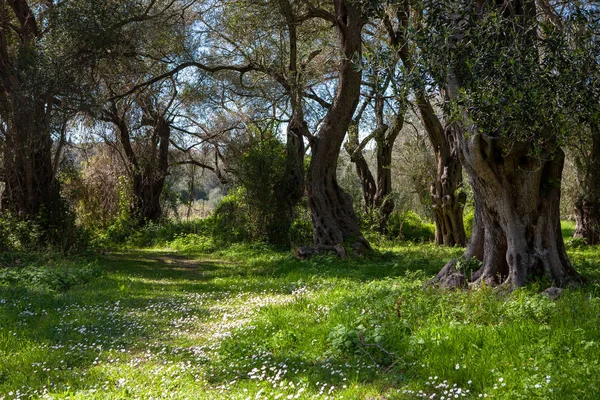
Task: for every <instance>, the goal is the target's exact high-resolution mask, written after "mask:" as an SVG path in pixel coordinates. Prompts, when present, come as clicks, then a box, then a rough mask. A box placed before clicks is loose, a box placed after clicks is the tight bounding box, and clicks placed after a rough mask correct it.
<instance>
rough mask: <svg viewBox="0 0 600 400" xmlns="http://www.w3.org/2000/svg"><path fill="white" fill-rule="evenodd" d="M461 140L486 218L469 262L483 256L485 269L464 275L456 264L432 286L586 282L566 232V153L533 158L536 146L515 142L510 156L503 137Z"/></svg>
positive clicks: (474, 136) (479, 227)
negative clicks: (569, 249) (563, 188)
mask: <svg viewBox="0 0 600 400" xmlns="http://www.w3.org/2000/svg"><path fill="white" fill-rule="evenodd" d="M458 136H459V138H458V140H459V142H460V146H461V153H462V155H463V163H464V166H465V168H466V170H467V172H468V173H469V175H470V177H471V179H472V184H473V191H474V194H475V197H476V199H477V200H476V201H477V209H478V210H479V215H478V216H479V217H480V219H481V221H480V223H479V221H476V227H477V231H476V232H474V237H473V239H472V240H471V243H470V245H469V247H468V248H467V252H466V254H465V257H464V258H465V259H468V258H470V257H472V256H475V257H477V258H481V260H482V267H481V268H480V269H479V270H478V271H476V272H474V273H473V275H472V276H470V277H464V275H463V271H460V270H459V267H460V265H459V263H457V260H452V261H450V262H449V263H448V264H447V265H446V267H444V269H442V271H440V273H439V274H438V275H437V276H436V277H435V278H434V280H433V281H432V282H434V283H435V282H438V283H440V284H441V285H442V286H448V287H451V286H460V285H463V284H466V281H467V279H468V280H471V281H472V282H475V283H485V284H489V285H499V284H502V285H505V286H507V287H519V286H523V285H525V283H526V282H527V281H528V280H529V279H531V278H535V277H546V278H547V279H549V280H550V281H551V282H552V285H553V286H560V287H564V286H567V285H570V284H578V283H581V282H582V278H581V276H580V275H579V274H578V273H577V272H576V271H575V270H574V269H573V267H572V266H571V264H570V263H569V260H568V258H567V254H566V252H565V248H564V243H563V239H562V234H561V229H560V209H559V202H560V180H561V175H562V169H563V162H564V154H563V153H562V152H561V151H560V150H558V151H557V152H556V154H555V155H554V156H553V157H551V154H550V152H547V154H544V155H542V157H539V158H532V157H530V154H531V153H530V151H531V144H530V143H514V144H513V145H512V147H511V150H510V152H508V154H506V153H505V150H506V148H505V146H504V145H503V144H502V141H501V139H498V138H494V137H490V136H486V135H482V134H480V133H474V134H472V135H471V136H470V137H469V138H467V137H465V136H463V135H458ZM544 156H546V157H545V158H544ZM544 160H545V161H544ZM481 247H482V248H483V249H482V250H483V254H481ZM460 275H462V278H461V277H460ZM465 278H466V279H465Z"/></svg>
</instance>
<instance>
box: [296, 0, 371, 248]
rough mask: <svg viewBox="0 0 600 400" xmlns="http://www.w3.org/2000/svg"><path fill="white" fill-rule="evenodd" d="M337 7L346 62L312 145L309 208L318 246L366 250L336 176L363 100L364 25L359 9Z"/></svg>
mask: <svg viewBox="0 0 600 400" xmlns="http://www.w3.org/2000/svg"><path fill="white" fill-rule="evenodd" d="M334 3H335V16H336V21H337V28H338V33H339V41H340V50H341V52H342V60H341V61H340V65H339V81H338V86H337V91H336V95H335V98H334V101H333V104H332V106H331V107H330V109H329V110H328V112H327V114H326V116H325V118H324V120H323V123H322V124H321V128H320V129H319V132H318V133H317V135H316V136H315V137H314V139H313V140H312V143H311V148H312V158H311V162H310V166H309V169H308V177H307V194H308V205H309V207H310V210H311V214H312V224H313V236H314V244H315V246H317V247H318V246H336V245H338V246H339V245H341V244H343V243H344V242H346V241H354V242H356V243H362V245H364V246H367V247H368V242H367V241H366V240H365V239H364V238H362V236H361V234H360V231H359V227H358V220H357V218H356V214H355V212H354V209H353V208H352V198H351V197H350V196H349V195H348V194H346V193H344V192H343V191H342V189H341V188H340V187H339V185H338V182H337V176H336V173H337V162H338V157H339V153H340V148H341V146H342V142H343V140H344V137H345V136H346V132H347V130H348V127H349V125H350V123H351V121H352V115H353V114H354V111H355V110H356V106H357V105H358V100H359V97H360V87H361V75H362V74H361V70H360V65H359V64H360V60H361V50H362V38H361V32H362V27H363V24H364V21H363V20H362V16H361V12H360V5H358V4H356V5H355V4H353V3H352V2H349V1H344V0H335V1H334Z"/></svg>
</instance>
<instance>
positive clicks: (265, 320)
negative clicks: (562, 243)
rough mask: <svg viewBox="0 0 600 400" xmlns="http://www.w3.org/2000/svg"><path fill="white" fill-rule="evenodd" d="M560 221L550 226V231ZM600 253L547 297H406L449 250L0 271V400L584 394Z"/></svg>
mask: <svg viewBox="0 0 600 400" xmlns="http://www.w3.org/2000/svg"><path fill="white" fill-rule="evenodd" d="M568 228H569V227H568V226H566V227H565V229H568ZM599 250H600V249H598V248H595V247H578V246H577V243H571V244H570V245H569V254H570V256H571V259H572V261H573V263H574V265H575V266H576V268H578V270H579V271H581V272H582V273H583V274H584V275H585V276H586V277H587V278H588V284H587V285H586V286H585V287H584V288H580V289H569V290H567V291H566V292H565V294H564V295H563V296H562V297H561V298H560V299H559V300H557V301H551V300H549V299H547V298H546V297H544V296H542V295H540V294H539V292H540V291H541V290H543V289H544V288H545V284H544V283H543V282H540V283H533V284H531V285H530V286H528V287H527V288H526V289H521V290H517V291H514V292H512V293H510V294H507V293H502V292H499V291H496V290H492V289H489V288H480V289H477V290H471V291H464V292H442V291H438V290H435V289H423V288H422V286H423V283H424V282H425V281H426V280H427V279H428V278H430V277H431V276H433V274H435V273H436V272H437V271H438V270H439V269H440V268H441V267H442V266H443V264H444V262H445V261H447V260H448V259H450V258H451V257H453V256H456V255H458V254H460V249H442V248H437V247H435V246H433V245H429V244H424V245H415V244H406V245H402V246H399V247H393V248H384V249H379V251H378V252H377V254H375V255H373V256H370V257H369V258H368V259H363V260H337V259H335V258H332V257H326V256H321V257H315V258H313V259H312V260H309V261H304V262H299V261H297V260H295V259H294V257H293V256H292V254H288V253H278V252H274V251H272V250H270V249H268V248H265V247H261V246H241V245H240V246H232V247H231V248H229V249H227V250H226V251H225V250H215V249H214V248H213V246H211V244H210V241H207V240H205V239H202V238H198V237H188V238H180V239H179V240H176V241H175V242H174V243H173V244H172V245H171V246H170V247H167V248H160V249H146V250H142V249H137V250H135V249H134V250H127V251H121V252H111V253H107V254H105V255H104V256H102V257H100V258H98V259H96V260H76V261H73V262H66V261H57V260H52V259H50V260H46V261H45V262H42V263H38V264H39V265H37V264H36V265H37V266H36V265H34V266H33V267H31V268H28V269H17V268H11V269H7V270H2V271H0V399H4V398H6V399H13V398H68V399H94V398H98V399H122V398H139V399H151V398H177V399H196V398H199V399H259V398H260V399H298V398H300V399H305V398H323V399H324V398H329V399H342V398H346V399H412V398H435V399H450V398H479V397H483V398H485V397H487V398H495V399H535V398H539V399H597V398H600V375H599V371H600V329H599V328H598V327H599V326H600V290H599V289H600V286H599V280H598V278H599V274H600V251H599Z"/></svg>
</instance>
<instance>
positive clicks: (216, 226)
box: [211, 189, 250, 243]
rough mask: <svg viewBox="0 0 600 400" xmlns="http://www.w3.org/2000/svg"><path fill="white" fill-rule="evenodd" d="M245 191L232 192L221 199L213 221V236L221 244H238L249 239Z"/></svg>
mask: <svg viewBox="0 0 600 400" xmlns="http://www.w3.org/2000/svg"><path fill="white" fill-rule="evenodd" d="M242 192H243V189H238V190H234V191H231V192H230V193H229V194H227V196H225V197H223V198H222V199H221V202H220V203H219V204H218V205H217V208H215V212H214V213H213V216H212V217H211V219H212V227H213V229H212V236H213V238H214V239H215V241H217V242H219V243H236V242H242V241H244V240H247V239H249V237H250V233H249V232H248V208H247V205H246V204H245V201H244V195H243V194H242Z"/></svg>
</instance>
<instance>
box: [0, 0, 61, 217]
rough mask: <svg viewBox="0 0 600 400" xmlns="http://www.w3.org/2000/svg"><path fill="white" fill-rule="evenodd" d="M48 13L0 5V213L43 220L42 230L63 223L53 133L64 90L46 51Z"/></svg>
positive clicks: (47, 7) (42, 8)
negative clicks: (1, 189) (0, 190)
mask: <svg viewBox="0 0 600 400" xmlns="http://www.w3.org/2000/svg"><path fill="white" fill-rule="evenodd" d="M52 7H53V5H52V2H47V3H44V4H38V5H36V7H35V8H32V7H31V5H30V2H28V1H25V0H15V1H6V0H3V1H0V120H1V121H0V132H1V136H2V150H3V151H2V161H3V162H2V179H3V181H4V183H5V195H4V198H3V204H2V208H5V209H8V210H10V211H12V212H14V213H15V214H17V215H19V216H20V217H22V218H26V219H33V218H36V217H42V221H43V222H44V224H46V225H48V224H49V225H56V224H58V223H59V222H60V219H61V218H62V213H61V202H60V188H59V184H58V181H57V179H56V176H55V173H54V168H53V156H54V154H53V149H52V133H53V131H54V130H55V128H56V126H55V124H56V119H55V116H56V114H57V110H58V109H59V108H60V103H59V100H58V97H59V94H60V91H61V88H60V86H61V85H63V84H64V85H66V82H65V81H63V82H61V79H60V78H64V75H63V74H61V73H60V70H59V69H58V65H57V64H56V62H57V60H56V59H54V58H53V57H52V56H51V55H50V54H48V50H47V49H45V48H44V43H45V42H46V41H51V40H52V37H51V35H52V30H51V29H50V30H49V29H48V28H46V26H49V27H51V28H53V25H52V21H48V19H49V18H50V15H49V14H50V12H51V9H52ZM49 36H50V37H49ZM64 89H66V88H63V90H64Z"/></svg>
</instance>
